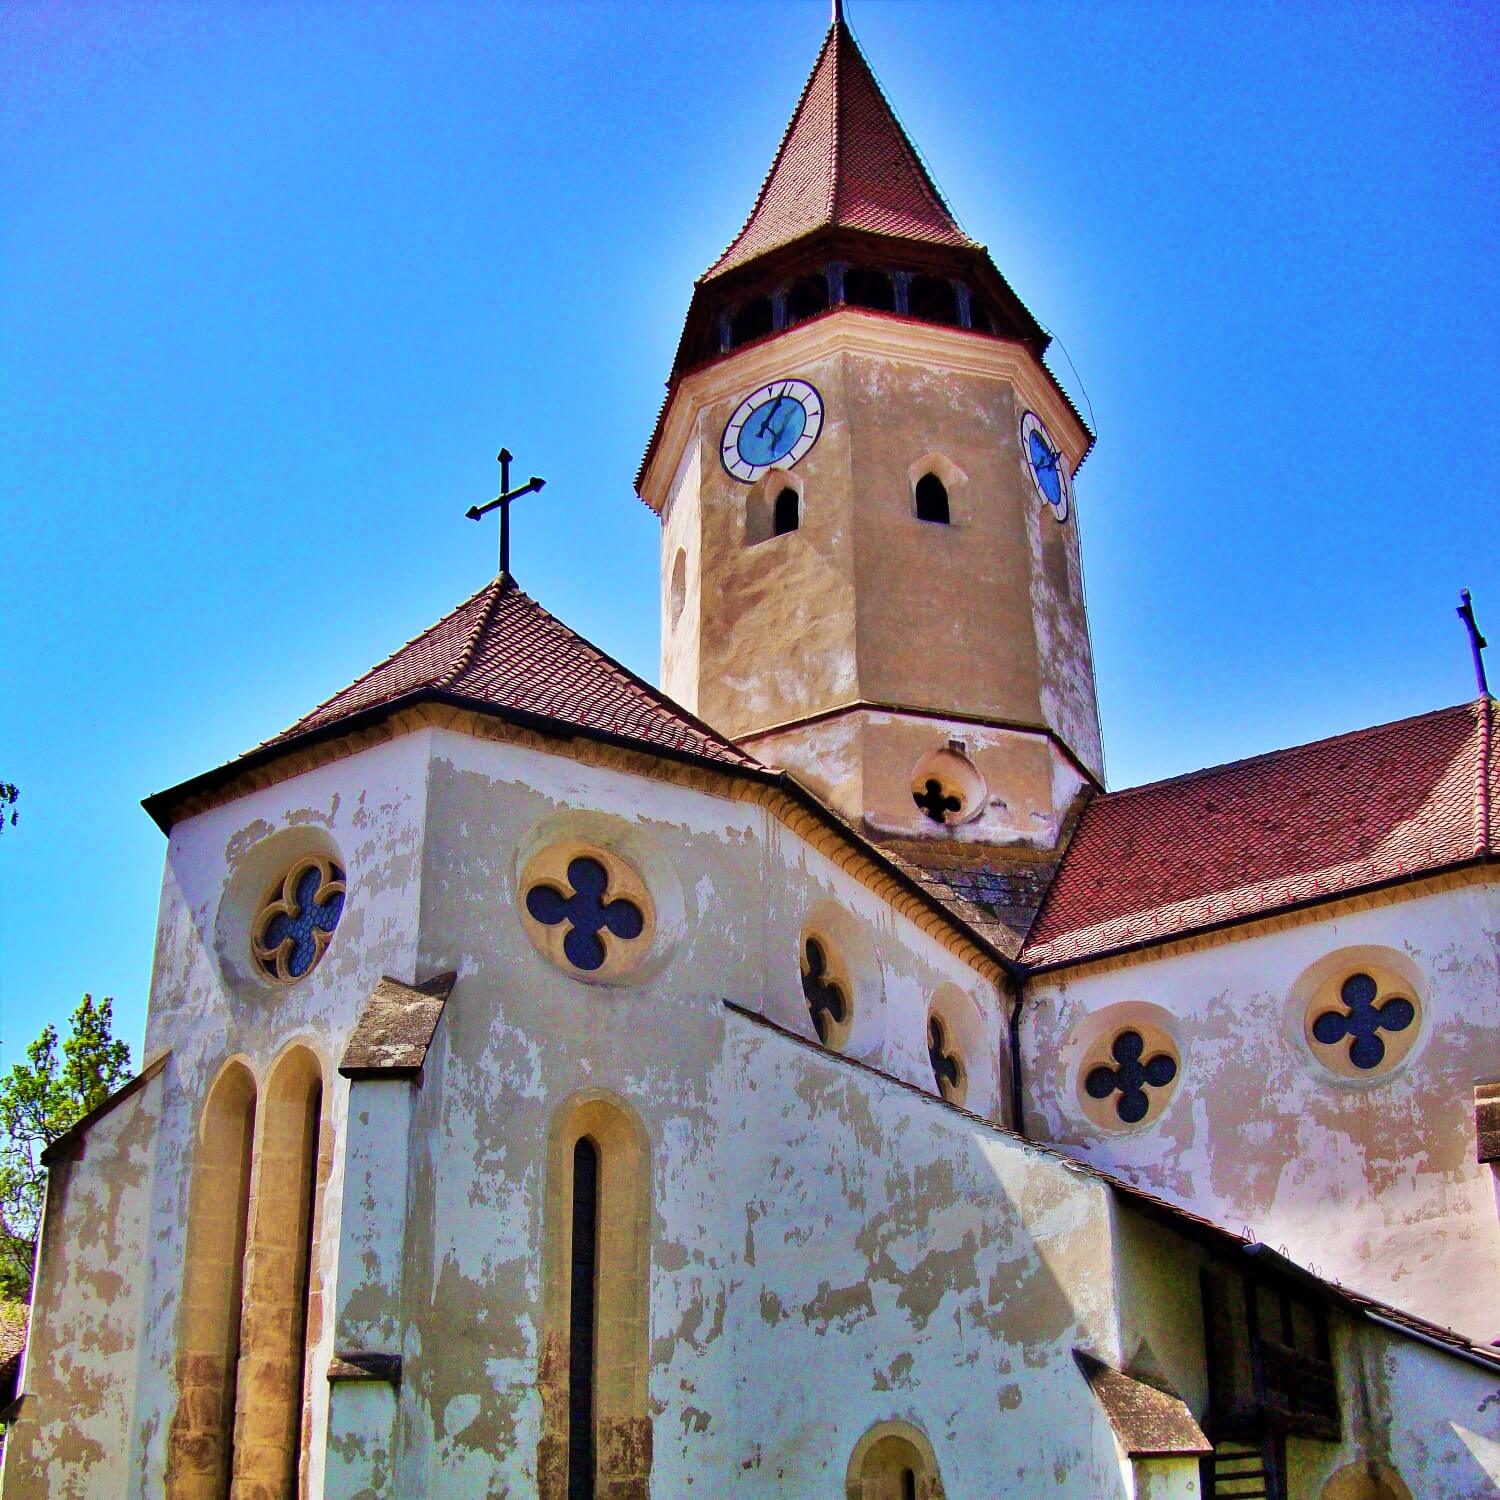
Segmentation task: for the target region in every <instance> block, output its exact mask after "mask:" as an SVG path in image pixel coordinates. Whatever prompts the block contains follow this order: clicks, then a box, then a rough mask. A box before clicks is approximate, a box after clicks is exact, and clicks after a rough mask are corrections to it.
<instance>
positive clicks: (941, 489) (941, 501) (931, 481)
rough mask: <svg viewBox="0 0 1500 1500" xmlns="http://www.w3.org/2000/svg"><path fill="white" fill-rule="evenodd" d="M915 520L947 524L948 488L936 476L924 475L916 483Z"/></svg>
mask: <svg viewBox="0 0 1500 1500" xmlns="http://www.w3.org/2000/svg"><path fill="white" fill-rule="evenodd" d="M916 498H917V519H918V520H919V521H934V522H936V523H937V524H938V525H941V526H946V525H947V524H948V486H947V485H945V484H944V483H943V481H942V480H941V479H939V478H938V477H937V475H936V474H924V475H923V476H922V477H921V478H920V479H919V480H918V481H917V495H916Z"/></svg>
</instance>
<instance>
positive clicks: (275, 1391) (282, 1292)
mask: <svg viewBox="0 0 1500 1500" xmlns="http://www.w3.org/2000/svg"><path fill="white" fill-rule="evenodd" d="M322 1122H323V1076H322V1070H321V1069H320V1067H319V1065H318V1062H317V1059H316V1058H315V1057H313V1055H312V1054H311V1053H310V1052H308V1051H307V1050H305V1049H304V1048H300V1047H298V1048H294V1049H293V1050H292V1051H291V1052H289V1053H288V1054H287V1055H286V1056H285V1057H284V1058H283V1059H282V1060H281V1062H280V1063H278V1064H277V1067H276V1071H275V1072H274V1073H273V1074H272V1075H271V1079H270V1081H269V1082H268V1083H267V1085H266V1100H265V1107H264V1112H263V1115H262V1119H261V1124H260V1130H259V1137H260V1141H259V1151H258V1153H257V1154H258V1156H259V1162H258V1166H257V1171H256V1176H255V1186H254V1189H253V1193H252V1202H251V1212H250V1228H249V1235H248V1240H249V1246H248V1249H247V1250H246V1253H245V1289H244V1316H243V1319H242V1322H241V1329H240V1362H239V1382H238V1390H239V1410H238V1412H237V1413H236V1417H235V1428H234V1486H235V1488H236V1489H239V1488H241V1487H243V1488H244V1489H245V1490H246V1491H247V1492H248V1491H252V1490H260V1489H264V1490H267V1491H269V1492H270V1493H272V1494H277V1495H287V1496H290V1495H293V1494H295V1493H296V1489H297V1483H298V1473H299V1469H300V1467H301V1464H302V1463H303V1462H304V1461H305V1458H306V1453H305V1438H306V1434H307V1431H308V1420H307V1419H308V1413H307V1412H306V1410H305V1405H306V1401H305V1398H306V1396H307V1393H308V1390H309V1387H308V1385H307V1379H306V1374H307V1372H306V1363H307V1351H308V1347H309V1345H310V1343H311V1342H312V1338H313V1337H315V1336H316V1328H317V1325H318V1323H319V1321H320V1317H321V1314H320V1310H319V1308H318V1305H317V1304H318V1297H317V1295H316V1294H315V1292H314V1283H315V1270H314V1253H313V1252H314V1239H315V1235H316V1225H317V1217H318V1215H317V1198H318V1168H319V1137H320V1134H321V1131H322ZM310 1334H311V1336H310Z"/></svg>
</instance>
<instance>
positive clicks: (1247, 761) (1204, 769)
mask: <svg viewBox="0 0 1500 1500" xmlns="http://www.w3.org/2000/svg"><path fill="white" fill-rule="evenodd" d="M1478 706H1479V700H1477V699H1475V700H1464V701H1462V702H1459V703H1450V704H1448V705H1447V706H1446V707H1444V708H1430V709H1426V710H1424V711H1423V712H1422V713H1419V714H1408V715H1406V717H1405V718H1401V719H1387V720H1386V721H1385V722H1383V723H1380V724H1367V725H1365V726H1364V727H1363V728H1361V729H1347V730H1345V731H1344V732H1343V733H1342V734H1326V735H1322V736H1321V737H1319V738H1318V739H1315V740H1301V741H1299V742H1298V743H1297V744H1295V745H1280V746H1277V747H1276V748H1275V749H1274V750H1261V751H1258V752H1257V753H1256V754H1254V755H1243V756H1240V757H1239V758H1238V759H1237V760H1226V761H1220V762H1218V763H1217V764H1215V765H1212V766H1198V767H1196V768H1195V769H1193V770H1191V771H1179V772H1178V773H1177V775H1175V776H1163V777H1161V778H1160V779H1159V780H1157V781H1142V782H1138V783H1137V784H1136V785H1134V786H1122V787H1116V788H1114V789H1112V790H1110V791H1107V792H1102V793H1099V794H1098V795H1097V796H1096V797H1095V798H1094V799H1093V800H1094V801H1099V800H1100V799H1101V798H1103V797H1107V798H1109V800H1110V801H1112V802H1117V801H1122V800H1124V799H1125V798H1127V797H1133V796H1135V795H1136V794H1137V793H1141V792H1154V791H1157V790H1158V789H1160V788H1161V787H1165V786H1175V785H1178V784H1179V783H1181V782H1185V781H1197V780H1198V779H1199V778H1200V777H1206V776H1217V775H1220V774H1221V773H1222V772H1224V771H1233V770H1237V769H1238V768H1239V767H1241V766H1253V765H1256V764H1257V763H1259V762H1262V761H1269V760H1277V759H1279V758H1280V757H1281V756H1284V755H1291V754H1293V753H1295V752H1296V751H1298V750H1316V749H1318V748H1319V747H1320V746H1323V745H1333V744H1337V743H1339V742H1341V741H1342V742H1349V741H1352V740H1362V739H1366V738H1368V737H1369V736H1371V735H1376V734H1380V733H1382V732H1384V731H1385V730H1390V729H1400V728H1402V727H1404V726H1405V725H1408V724H1417V723H1420V722H1421V721H1422V720H1423V719H1440V718H1443V717H1444V716H1445V715H1447V714H1452V713H1457V712H1458V711H1459V710H1460V709H1465V708H1467V709H1470V710H1471V711H1472V710H1474V709H1477V708H1478Z"/></svg>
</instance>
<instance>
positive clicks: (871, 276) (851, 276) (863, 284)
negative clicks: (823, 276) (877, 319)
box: [844, 266, 896, 312]
mask: <svg viewBox="0 0 1500 1500" xmlns="http://www.w3.org/2000/svg"><path fill="white" fill-rule="evenodd" d="M844 301H845V302H846V303H848V305H849V306H850V307H869V308H873V309H874V310H875V311H876V312H894V311H895V310H896V288H895V286H894V285H893V284H892V282H891V278H890V277H889V276H888V275H886V273H885V272H884V271H881V270H879V269H877V268H876V267H874V266H855V267H853V268H852V269H851V270H849V271H846V272H845V273H844Z"/></svg>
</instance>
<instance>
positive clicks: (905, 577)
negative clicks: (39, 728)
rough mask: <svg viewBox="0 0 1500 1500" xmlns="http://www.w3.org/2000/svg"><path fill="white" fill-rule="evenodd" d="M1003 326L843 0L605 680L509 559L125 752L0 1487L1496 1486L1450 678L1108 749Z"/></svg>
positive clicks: (1490, 1218)
mask: <svg viewBox="0 0 1500 1500" xmlns="http://www.w3.org/2000/svg"><path fill="white" fill-rule="evenodd" d="M747 196H748V194H747ZM1047 345H1048V335H1047V334H1046V332H1045V331H1044V329H1043V328H1042V326H1041V324H1040V323H1039V322H1038V321H1037V319H1036V318H1035V317H1034V316H1033V314H1032V313H1031V312H1030V311H1029V310H1028V308H1027V306H1026V304H1025V303H1024V302H1023V301H1022V299H1021V297H1020V296H1019V295H1018V294H1017V292H1016V291H1015V290H1013V289H1012V287H1011V286H1010V284H1009V283H1008V282H1007V280H1006V278H1005V277H1004V275H1003V274H1002V273H1001V271H1000V269H999V268H998V267H997V266H996V265H995V264H994V263H993V262H992V260H991V258H990V256H989V254H988V253H987V251H986V250H985V248H984V247H983V246H982V245H980V244H978V243H976V242H975V241H974V240H972V239H970V238H969V237H968V235H966V234H965V233H964V231H963V230H962V229H961V228H960V226H959V223H958V221H957V220H956V218H955V217H954V215H953V213H952V212H951V211H950V209H949V207H948V205H947V203H946V202H945V200H944V198H943V197H942V195H941V194H940V193H939V191H938V190H937V188H936V187H935V185H934V183H933V181H932V179H931V177H930V176H929V174H928V172H927V171H926V169H925V168H924V166H923V164H922V161H921V158H920V157H919V155H918V154H917V152H916V150H915V149H914V147H913V145H912V143H911V142H910V140H909V139H908V138H907V135H906V133H905V132H904V130H903V128H902V126H901V125H900V123H899V121H898V119H897V117H896V115H895V114H894V112H893V110H892V108H891V106H890V104H889V103H888V101H887V100H886V97H885V95H884V94H883V92H882V90H881V88H880V86H879V84H878V83H877V81H876V78H875V76H874V74H873V72H872V70H871V67H870V65H869V63H868V61H867V60H866V58H865V57H864V56H863V55H862V53H861V51H860V49H859V47H858V45H857V43H856V42H855V40H854V37H853V35H852V34H851V32H850V31H849V29H848V27H847V26H846V25H845V23H844V22H843V20H842V19H841V18H840V17H838V16H837V15H836V16H835V19H834V22H833V24H832V26H831V27H830V29H829V31H828V33H827V36H826V38H825V39H824V41H823V44H822V47H821V50H820V51H819V52H818V54H817V57H816V59H815V61H814V63H813V66H812V70H811V73H810V75H809V76H808V79H807V82H806V85H805V87H804V88H803V91H802V94H801V97H800V98H799V99H798V101H797V103H796V106H795V109H794V111H793V114H792V116H791V120H790V123H789V124H788V126H787V128H786V131H785V134H784V136H783V138H782V140H781V143H780V146H779V148H778V150H777V152H776V155H775V158H774V160H773V162H772V164H771V167H770V170H769V172H768V174H767V176H766V178H765V180H764V182H763V184H762V185H761V187H760V190H759V193H758V195H757V196H756V197H755V198H754V202H753V207H752V208H751V211H750V214H749V217H748V219H747V220H746V222H745V224H744V227H743V228H742V229H741V230H740V231H739V233H738V234H737V235H736V236H735V237H734V239H733V241H732V242H731V243H730V245H729V247H728V248H727V249H726V250H725V251H724V253H723V254H722V255H721V256H720V257H719V258H718V260H717V261H715V262H714V264H713V265H712V266H710V267H709V268H708V269H707V270H706V271H705V272H704V274H703V275H702V276H701V277H700V278H699V279H698V281H697V282H696V283H695V285H694V286H693V288H692V291H691V298H690V301H689V304H688V308H687V313H686V318H685V322H684V325H683V330H682V335H681V339H680V342H679V344H678V348H677V353H676V357H675V360H674V363H673V366H672V369H671V370H670V372H669V378H668V385H667V397H666V401H665V404H664V405H663V407H662V409H661V412H660V416H659V418H658V420H657V422H656V426H655V430H654V431H653V432H651V433H650V434H649V435H647V434H642V436H643V438H645V439H647V441H646V443H645V456H644V459H643V461H642V464H641V467H640V471H639V474H638V476H637V480H636V488H637V493H638V495H639V497H640V500H641V501H642V502H643V503H644V505H645V507H646V508H647V510H648V511H649V512H650V513H651V516H652V517H654V518H655V520H656V522H659V525H660V532H661V575H660V577H661V582H660V596H659V600H658V607H659V609H660V613H661V640H662V648H661V674H660V684H661V685H660V687H659V688H658V687H654V686H652V685H650V684H648V683H647V682H645V681H642V680H641V679H640V678H638V677H636V676H635V675H634V674H632V673H631V672H630V671H628V670H626V669H625V668H624V667H623V666H621V665H620V664H619V663H618V662H616V661H614V660H613V659H612V658H611V657H610V656H609V655H607V654H606V653H605V651H603V650H602V649H601V648H600V647H598V646H595V645H593V644H592V643H590V642H589V641H586V640H584V639H582V638H581V637H580V636H578V635H577V634H575V633H574V632H573V631H571V630H570V629H569V628H568V627H567V626H566V625H565V624H564V623H563V622H562V621H560V620H558V619H556V618H555V617H554V616H553V615H551V614H549V613H548V611H547V610H546V609H545V608H544V607H543V606H542V605H541V604H540V603H538V602H537V601H535V600H533V599H532V598H530V597H529V596H528V595H527V594H526V593H525V592H523V591H522V590H521V588H520V587H519V586H518V584H517V583H516V581H515V580H514V578H513V577H512V576H511V575H510V572H509V569H508V567H507V566H502V568H501V571H500V572H499V574H498V576H496V577H495V578H494V579H493V580H492V581H491V582H489V583H487V584H486V585H485V586H484V587H483V588H481V589H480V590H479V591H478V592H477V593H476V594H474V595H473V596H472V597H471V598H468V599H466V600H464V601H463V602H461V603H459V604H458V605H457V606H456V607H455V608H453V609H451V610H450V611H449V612H448V613H447V614H446V615H444V616H443V617H442V618H441V619H440V620H438V622H437V623H436V624H435V625H433V626H432V627H431V628H430V629H429V630H427V631H426V632H425V633H423V634H422V635H420V636H418V637H417V638H416V639H414V640H412V641H410V642H408V643H407V644H406V645H404V646H402V647H400V649H398V650H397V651H396V652H395V653H394V654H393V655H391V656H389V657H387V658H386V659H385V660H383V661H381V662H380V664H379V665H377V666H376V667H374V668H373V669H372V670H370V671H368V672H366V673H365V674H364V675H363V676H362V677H359V678H358V679H357V680H356V681H354V682H353V683H352V685H351V686H349V687H346V688H345V689H343V690H342V691H340V692H337V693H335V694H334V695H333V696H332V697H330V698H328V699H327V700H326V701H325V702H323V703H322V704H320V705H318V706H317V707H316V708H314V709H312V711H311V712H309V713H308V714H306V715H305V716H304V717H303V718H301V719H300V720H298V721H297V722H296V723H295V724H293V725H292V726H291V727H290V728H289V729H286V730H285V731H283V732H282V733H279V734H276V735H275V736H273V737H272V738H270V739H267V740H265V741H264V742H263V743H262V744H260V745H259V746H257V747H256V748H255V749H253V750H251V751H250V752H248V753H247V754H244V755H242V756H240V757H239V758H237V759H235V760H233V761H231V762H230V763H228V764H226V765H223V766H220V767H218V768H217V769H213V770H209V771H207V772H205V773H204V774H202V775H199V776H197V777H195V778H194V779H192V780H190V781H188V782H185V783H183V784H182V785H179V786H175V787H172V788H170V789H169V790H166V791H163V792H160V793H158V794H157V795H154V796H152V797H150V798H148V799H147V801H146V809H147V811H148V812H149V814H150V815H151V817H152V818H154V819H155V821H156V823H157V824H158V825H159V826H160V828H161V830H162V832H163V834H164V835H165V838H166V860H165V872H164V878H163V884H162V891H161V902H160V915H159V924H158V929H157V934H156V947H155V963H154V969H153V976H152V986H151V997H150V1013H149V1019H148V1023H147V1036H146V1045H145V1049H144V1058H145V1064H144V1066H143V1068H142V1071H141V1072H140V1073H139V1075H138V1076H137V1077H136V1078H134V1079H133V1080H132V1081H131V1082H130V1083H129V1084H128V1085H127V1086H126V1087H124V1088H123V1089H121V1090H120V1091H119V1092H118V1093H116V1094H115V1095H113V1096H112V1097H111V1098H110V1099H109V1100H107V1101H106V1102H105V1104H104V1105H102V1106H101V1107H100V1108H99V1109H97V1110H96V1111H94V1113H93V1114H91V1115H90V1116H88V1117H87V1118H86V1119H84V1120H83V1121H82V1122H81V1123H80V1124H79V1125H78V1126H77V1127H76V1128H75V1129H74V1130H73V1131H71V1132H70V1133H69V1134H68V1135H67V1136H65V1137H63V1138H62V1139H61V1140H59V1141H57V1142H56V1143H55V1144H54V1145H53V1146H52V1147H51V1148H50V1150H49V1152H48V1155H47V1164H48V1168H49V1181H48V1188H47V1198H46V1208H45V1215H44V1223H43V1231H42V1238H41V1244H40V1249H39V1258H38V1269H37V1277H36V1291H35V1300H34V1304H33V1309H32V1321H31V1331H30V1343H29V1347H28V1349H27V1353H26V1359H25V1364H24V1368H23V1371H22V1375H21V1380H20V1394H19V1395H18V1396H17V1398H16V1400H15V1402H14V1403H13V1404H12V1405H11V1406H10V1407H9V1408H8V1409H7V1411H6V1414H5V1420H6V1423H7V1437H6V1445H5V1454H4V1469H3V1481H0V1483H3V1493H4V1496H5V1500H41V1497H43V1496H52V1497H62V1496H68V1497H72V1500H89V1497H99V1500H105V1497H109V1500H119V1497H127V1496H128V1497H140V1500H145V1497H157V1496H165V1497H168V1500H294V1497H295V1500H302V1497H306V1500H396V1497H402V1500H408V1497H421V1496H443V1497H455V1500H459V1497H464V1500H467V1497H474V1500H478V1497H488V1496H497V1497H498V1496H510V1497H515V1500H522V1497H528V1500H529V1497H537V1500H645V1497H647V1496H652V1497H656V1500H681V1497H687V1496H691V1495H702V1496H708V1497H721V1496H722V1497H744V1500H751V1497H772V1496H776V1497H798V1500H801V1497H819V1496H826V1497H835V1496H838V1497H846V1500H938V1497H944V1496H946V1497H948V1500H970V1497H974V1500H978V1497H986V1500H988V1497H998V1496H1007V1497H1017V1500H1020V1497H1033V1500H1039V1497H1043V1496H1046V1497H1059V1500H1106V1497H1107V1500H1131V1497H1134V1500H1188V1497H1201V1500H1210V1497H1239V1500H1433V1497H1442V1500H1481V1497H1490V1500H1492V1497H1494V1496H1495V1495H1496V1494H1497V1493H1500V1347H1497V1346H1496V1342H1495V1341H1496V1340H1497V1339H1500V1195H1497V1162H1500V945H1497V934H1500V900H1497V894H1496V862H1495V855H1496V828H1495V822H1496V819H1497V818H1500V755H1497V750H1496V746H1495V737H1496V730H1497V726H1496V724H1495V706H1494V703H1493V701H1492V699H1491V698H1490V697H1489V695H1488V693H1487V691H1483V690H1481V691H1480V693H1479V696H1477V697H1476V698H1475V699H1474V700H1473V701H1470V702H1465V703H1459V704H1456V705H1452V706H1447V707H1437V708H1435V709H1434V711H1432V712H1430V713H1426V714H1422V715H1420V716H1418V717H1415V718H1411V719H1406V720H1402V721H1400V722H1397V723H1392V724H1384V725H1380V726H1377V727H1374V728H1360V729H1356V730H1355V731H1353V732H1351V733H1348V734H1344V735H1340V736H1337V737H1335V738H1333V739H1328V740H1323V741H1320V742H1317V743H1314V744H1308V745H1300V746H1296V747H1293V748H1289V749H1285V750H1281V751H1278V752H1275V753H1272V754H1267V755H1261V756H1257V757H1255V758H1252V759H1248V760H1242V761H1238V762H1235V763H1233V764H1230V765H1223V766H1216V767H1212V768H1209V769H1206V770H1201V771H1197V772H1194V773H1192V774H1189V775H1185V776H1179V777H1175V778H1173V779H1171V780H1168V781H1163V782H1158V783H1155V784H1152V785H1147V786H1138V787H1130V788H1125V789H1122V790H1113V791H1112V790H1108V789H1107V788H1106V787H1105V785H1104V778H1103V769H1102V751H1101V737H1100V729H1099V719H1098V711H1097V707H1096V702H1095V688H1094V670H1093V663H1092V656H1091V645H1090V635H1089V622H1088V616H1087V612H1086V609H1085V603H1084V593H1083V586H1082V574H1081V560H1080V554H1079V541H1078V513H1079V510H1080V509H1081V508H1083V507H1085V506H1086V505H1087V503H1088V502H1087V495H1086V486H1083V485H1080V491H1079V493H1078V494H1076V495H1075V490H1074V485H1075V478H1077V475H1078V469H1079V466H1080V465H1081V464H1082V463H1083V461H1084V459H1085V458H1086V456H1087V454H1088V452H1089V449H1090V446H1091V445H1092V442H1093V435H1092V433H1091V432H1090V430H1089V428H1088V426H1087V425H1086V423H1085V421H1084V420H1083V418H1082V416H1081V415H1080V414H1079V412H1078V410H1077V409H1076V408H1075V407H1074V405H1073V404H1072V402H1071V401H1070V400H1069V399H1068V397H1067V395H1066V394H1065V392H1064V391H1063V389H1062V388H1061V386H1060V385H1059V384H1058V383H1057V381H1056V380H1055V379H1054V378H1053V376H1052V375H1051V373H1050V372H1049V370H1048V367H1047V365H1046V364H1045V363H1044V359H1043V356H1044V354H1045V352H1046V349H1047ZM523 488H524V487H523ZM502 489H503V490H505V492H506V493H511V492H510V491H509V490H508V489H507V487H506V486H502ZM507 504H508V502H505V501H503V500H502V503H501V504H500V510H501V512H502V516H501V519H502V520H503V517H504V513H505V510H506V505H507ZM642 519H643V521H644V520H646V518H645V517H643V518H642ZM641 602H642V606H643V607H645V605H646V601H641ZM939 602H940V603H941V606H942V607H941V608H938V607H936V605H937V604H938V603H939ZM433 612H434V613H437V608H436V607H435V608H434V611H433ZM389 644H390V643H388V642H377V643H372V650H371V655H372V656H373V655H374V654H375V651H376V650H377V649H384V648H385V647H387V646H388V645H389ZM1481 661H1482V658H1480V657H1479V655H1478V650H1477V645H1476V663H1479V662H1481ZM348 665H349V667H350V669H351V670H352V669H354V668H356V667H357V666H358V665H359V664H358V663H350V664H348ZM1480 675H1481V688H1482V669H1481V673H1480ZM1492 808H1495V809H1497V811H1495V812H1492Z"/></svg>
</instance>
